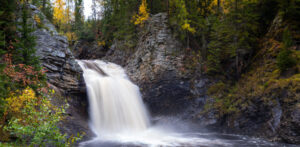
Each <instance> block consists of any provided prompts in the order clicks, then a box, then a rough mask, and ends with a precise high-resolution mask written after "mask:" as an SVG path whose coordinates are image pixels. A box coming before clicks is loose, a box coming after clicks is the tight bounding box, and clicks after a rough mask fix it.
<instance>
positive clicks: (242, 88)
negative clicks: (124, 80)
mask: <svg viewBox="0 0 300 147" xmlns="http://www.w3.org/2000/svg"><path fill="white" fill-rule="evenodd" d="M281 23H282V21H281V19H280V18H278V17H276V18H275V20H274V23H273V24H272V26H271V27H270V30H269V33H268V34H267V35H266V36H267V37H266V39H265V40H264V43H262V45H261V48H262V49H261V51H260V52H259V53H258V54H257V56H255V58H254V59H253V61H255V62H253V64H252V65H250V66H251V68H249V69H248V70H247V71H246V73H244V75H243V76H242V77H241V78H240V79H239V80H238V81H232V79H226V78H224V77H223V78H222V77H221V78H220V77H217V76H208V75H204V74H201V73H200V72H197V71H201V70H200V69H199V70H196V72H195V71H193V72H192V71H186V70H185V64H186V63H185V56H186V52H184V46H183V45H182V44H181V43H180V42H179V41H178V39H176V38H175V37H174V36H173V34H172V32H171V30H170V27H169V26H168V21H167V15H166V14H164V13H159V14H156V15H153V16H152V17H151V18H150V19H149V20H148V22H147V23H146V24H145V26H144V28H142V29H141V30H140V32H139V36H140V37H139V41H138V44H137V46H136V48H135V50H134V51H126V50H121V49H119V46H120V45H121V44H120V43H119V42H118V41H115V44H113V45H112V47H111V49H110V50H109V51H108V52H107V54H106V56H105V57H104V58H102V59H103V60H107V61H111V62H115V63H117V64H120V65H122V66H124V67H125V68H126V70H127V73H128V75H129V77H130V78H131V79H132V80H133V81H134V82H135V83H137V84H138V85H139V86H140V89H141V92H142V95H143V98H144V100H145V102H146V104H147V105H148V107H149V109H150V112H151V114H152V115H154V116H159V115H173V116H177V117H180V118H182V119H188V120H193V121H195V122H196V123H197V124H198V125H199V126H205V127H208V128H217V130H219V131H224V132H228V133H237V134H246V135H251V136H259V137H264V138H267V139H270V140H274V141H283V142H288V143H299V140H300V139H299V136H300V135H299V133H300V132H299V129H298V128H299V124H300V123H299V104H298V103H299V84H297V83H298V82H297V81H299V76H298V75H297V74H295V72H293V74H291V75H289V76H288V77H282V76H280V75H278V70H277V67H276V56H277V55H278V51H279V49H280V44H278V43H279V42H278V40H277V41H276V39H277V38H281V37H278V35H279V34H281V33H276V32H278V29H280V25H282V24H281ZM281 29H282V28H281ZM274 33H275V34H274ZM276 34H277V35H276ZM296 48H297V47H296ZM262 63H263V64H262ZM196 68H200V67H196ZM274 75H276V76H277V77H276V78H275V79H274V77H272V76H274ZM220 81H223V82H225V83H226V82H227V83H231V84H224V83H222V82H220ZM254 81H257V82H254ZM266 81H269V82H266ZM270 82H271V83H273V84H275V85H277V86H275V85H273V84H271V83H270ZM274 82H275V83H274ZM232 83H235V84H232ZM259 85H261V86H262V87H264V86H265V88H263V89H264V90H263V89H260V88H261V86H259ZM279 85H281V86H279ZM297 89H298V90H297ZM224 91H225V93H229V94H228V95H223V94H222V92H224ZM232 91H236V92H233V93H231V92H232ZM272 93H273V94H272ZM230 94H231V95H230ZM216 97H220V98H216ZM232 97H236V99H232ZM223 108H224V109H223Z"/></svg>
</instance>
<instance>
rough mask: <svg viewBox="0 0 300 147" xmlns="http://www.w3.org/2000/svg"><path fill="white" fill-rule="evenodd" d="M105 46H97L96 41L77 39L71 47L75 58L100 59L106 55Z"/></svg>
mask: <svg viewBox="0 0 300 147" xmlns="http://www.w3.org/2000/svg"><path fill="white" fill-rule="evenodd" d="M107 51H108V49H107V48H104V47H103V46H99V45H98V44H97V42H88V41H84V40H80V41H78V42H77V43H76V44H75V45H74V47H73V53H74V56H75V57H76V58H77V59H100V58H102V57H104V56H105V55H106V52H107Z"/></svg>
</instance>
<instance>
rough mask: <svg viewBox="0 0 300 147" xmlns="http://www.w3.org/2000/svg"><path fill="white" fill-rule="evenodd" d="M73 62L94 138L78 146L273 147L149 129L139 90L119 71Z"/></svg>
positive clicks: (167, 128)
mask: <svg viewBox="0 0 300 147" xmlns="http://www.w3.org/2000/svg"><path fill="white" fill-rule="evenodd" d="M77 62H78V63H79V65H80V67H81V68H82V69H83V77H84V80H85V83H86V87H87V93H88V98H89V104H90V118H91V128H92V130H93V131H94V132H95V133H96V134H97V138H95V139H93V140H91V141H87V142H83V143H81V146H85V147H86V146H87V147H93V146H95V147H98V146H103V147H110V146H122V147H127V146H130V147H131V146H134V147H136V146H139V147H140V146H159V147H162V146H168V147H173V146H180V147H182V146H186V147H190V146H195V147H198V146H205V147H208V146H209V147H210V146H240V145H246V146H247V145H249V146H251V145H252V146H253V145H254V146H257V145H263V146H264V145H267V146H273V144H272V143H269V142H265V141H263V140H259V139H251V138H249V137H244V136H239V135H228V134H218V133H217V134H215V133H199V132H196V133H195V132H189V133H187V132H179V131H178V129H179V127H176V126H175V127H173V129H172V127H171V129H170V126H171V125H170V124H165V123H163V124H160V125H157V124H156V126H153V125H150V120H149V116H148V114H147V111H146V108H145V106H144V104H143V101H142V98H141V94H140V92H139V88H138V87H137V86H136V85H134V84H133V83H132V82H130V80H129V78H128V77H127V75H126V74H125V71H124V69H123V68H122V67H120V66H118V65H116V64H113V63H107V62H103V61H100V60H95V61H87V60H78V61H77ZM172 121H173V120H172ZM172 121H171V122H172ZM174 130H176V131H174ZM216 136H218V137H216ZM107 142H108V143H107ZM275 146H276V144H275Z"/></svg>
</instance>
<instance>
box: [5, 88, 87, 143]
mask: <svg viewBox="0 0 300 147" xmlns="http://www.w3.org/2000/svg"><path fill="white" fill-rule="evenodd" d="M53 93H54V92H53ZM5 101H6V109H5V110H6V112H5V114H6V115H8V116H9V117H10V119H9V121H8V125H6V126H5V127H4V129H5V130H6V131H8V132H10V134H11V135H13V136H15V137H17V141H18V142H19V143H20V144H24V145H28V144H30V146H36V145H37V146H46V145H50V146H71V143H70V142H72V143H74V142H75V141H77V140H79V139H80V138H81V136H80V135H79V136H77V137H71V138H70V139H68V138H67V135H66V134H62V133H61V132H60V130H59V128H58V126H57V123H58V122H59V121H61V120H62V119H63V113H65V109H64V107H56V106H54V105H52V104H51V102H50V100H49V98H48V97H46V96H36V94H35V92H34V91H33V90H32V89H31V88H26V89H24V90H23V91H16V92H14V93H11V94H10V96H9V97H8V98H7V99H6V100H5Z"/></svg>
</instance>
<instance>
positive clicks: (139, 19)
mask: <svg viewBox="0 0 300 147" xmlns="http://www.w3.org/2000/svg"><path fill="white" fill-rule="evenodd" d="M148 18H149V12H148V10H147V2H146V0H142V4H141V5H140V7H139V12H138V14H137V15H134V16H133V21H134V24H135V25H143V24H144V22H145V21H146V20H148Z"/></svg>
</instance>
